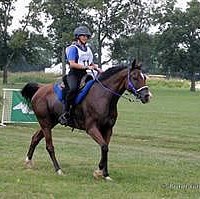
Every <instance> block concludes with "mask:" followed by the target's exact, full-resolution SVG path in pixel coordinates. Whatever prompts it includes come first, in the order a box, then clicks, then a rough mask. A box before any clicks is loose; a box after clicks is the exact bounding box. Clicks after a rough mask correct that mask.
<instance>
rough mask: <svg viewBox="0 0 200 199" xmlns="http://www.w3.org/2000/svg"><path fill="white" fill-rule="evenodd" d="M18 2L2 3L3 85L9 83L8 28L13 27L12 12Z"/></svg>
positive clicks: (0, 24) (0, 53)
mask: <svg viewBox="0 0 200 199" xmlns="http://www.w3.org/2000/svg"><path fill="white" fill-rule="evenodd" d="M15 1H16V0H6V1H0V48H1V51H0V58H1V59H0V66H1V68H2V69H3V84H6V83H7V71H8V66H9V65H10V59H11V58H12V57H11V50H10V49H9V47H8V41H9V39H10V36H9V34H8V27H9V26H10V25H11V22H12V18H13V17H12V16H11V11H12V10H13V9H14V7H13V4H14V2H15Z"/></svg>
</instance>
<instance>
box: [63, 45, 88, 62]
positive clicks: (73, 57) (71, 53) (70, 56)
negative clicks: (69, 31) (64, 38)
mask: <svg viewBox="0 0 200 199" xmlns="http://www.w3.org/2000/svg"><path fill="white" fill-rule="evenodd" d="M74 45H76V46H77V47H78V48H80V49H81V50H83V51H87V47H82V46H80V45H78V44H74ZM78 58H79V57H78V50H77V48H76V47H75V46H69V47H67V53H66V61H68V62H69V61H75V62H76V63H78Z"/></svg>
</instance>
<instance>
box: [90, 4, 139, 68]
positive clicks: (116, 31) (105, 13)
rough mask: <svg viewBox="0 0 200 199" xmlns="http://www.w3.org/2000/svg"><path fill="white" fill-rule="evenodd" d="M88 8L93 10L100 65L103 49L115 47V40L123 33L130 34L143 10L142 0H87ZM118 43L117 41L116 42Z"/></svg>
mask: <svg viewBox="0 0 200 199" xmlns="http://www.w3.org/2000/svg"><path fill="white" fill-rule="evenodd" d="M87 5H88V9H92V10H93V16H94V17H93V19H94V20H93V28H94V32H95V40H96V41H95V43H96V44H97V54H98V64H99V66H101V65H103V64H105V63H107V62H108V61H110V60H111V59H112V56H111V57H110V59H108V60H105V61H104V62H102V49H104V48H105V47H108V48H113V44H114V42H115V40H118V38H119V37H120V36H122V35H127V34H128V35H129V34H131V31H132V30H133V29H134V27H135V24H136V23H135V22H136V21H137V17H138V15H139V13H140V12H141V11H142V10H143V8H142V7H141V1H140V0H137V1H133V0H129V1H122V0H109V1H108V0H101V1H98V2H97V1H93V0H90V1H89V3H88V2H87ZM115 43H116V42H115Z"/></svg>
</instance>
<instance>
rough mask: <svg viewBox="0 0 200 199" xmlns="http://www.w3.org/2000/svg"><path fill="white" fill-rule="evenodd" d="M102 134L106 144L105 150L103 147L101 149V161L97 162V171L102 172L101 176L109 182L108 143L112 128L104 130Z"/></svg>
mask: <svg viewBox="0 0 200 199" xmlns="http://www.w3.org/2000/svg"><path fill="white" fill-rule="evenodd" d="M102 133H103V138H104V140H105V141H106V144H107V150H106V149H104V148H103V147H102V148H101V160H100V162H99V170H100V171H102V172H103V176H106V178H107V180H111V178H110V177H109V174H108V150H109V148H108V145H109V143H110V138H111V135H112V128H111V129H106V130H105V131H104V132H102Z"/></svg>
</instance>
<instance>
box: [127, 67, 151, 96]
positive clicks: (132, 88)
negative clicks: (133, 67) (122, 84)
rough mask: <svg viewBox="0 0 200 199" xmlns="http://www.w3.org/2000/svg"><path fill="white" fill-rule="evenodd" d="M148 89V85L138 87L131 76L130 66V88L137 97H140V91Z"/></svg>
mask: <svg viewBox="0 0 200 199" xmlns="http://www.w3.org/2000/svg"><path fill="white" fill-rule="evenodd" d="M145 89H148V86H142V87H141V88H138V89H136V88H135V86H134V84H133V82H132V80H131V78H130V68H129V69H128V89H127V90H130V91H131V92H132V94H133V95H134V96H136V97H137V98H140V94H139V93H140V92H141V91H142V90H145Z"/></svg>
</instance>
